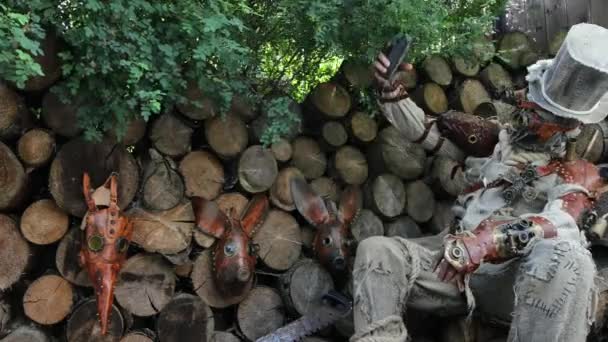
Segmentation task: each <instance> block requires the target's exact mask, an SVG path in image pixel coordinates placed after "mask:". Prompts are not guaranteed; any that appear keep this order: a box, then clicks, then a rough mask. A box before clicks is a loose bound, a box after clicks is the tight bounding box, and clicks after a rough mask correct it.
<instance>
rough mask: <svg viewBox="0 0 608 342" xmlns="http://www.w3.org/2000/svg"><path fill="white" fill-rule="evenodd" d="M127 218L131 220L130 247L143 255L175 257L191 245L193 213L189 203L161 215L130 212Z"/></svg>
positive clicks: (137, 210) (142, 210)
mask: <svg viewBox="0 0 608 342" xmlns="http://www.w3.org/2000/svg"><path fill="white" fill-rule="evenodd" d="M127 215H128V216H129V217H131V219H132V220H133V238H132V241H133V243H135V244H137V245H139V246H140V247H142V248H143V249H144V250H145V251H147V252H150V253H161V254H175V253H179V252H181V251H183V250H184V249H186V248H187V247H188V246H189V245H190V242H191V241H192V230H193V229H194V212H193V211H192V204H191V203H190V201H184V202H182V203H181V204H179V205H177V206H176V207H175V208H172V209H169V210H165V211H150V210H145V209H142V208H133V209H131V210H129V211H128V212H127Z"/></svg>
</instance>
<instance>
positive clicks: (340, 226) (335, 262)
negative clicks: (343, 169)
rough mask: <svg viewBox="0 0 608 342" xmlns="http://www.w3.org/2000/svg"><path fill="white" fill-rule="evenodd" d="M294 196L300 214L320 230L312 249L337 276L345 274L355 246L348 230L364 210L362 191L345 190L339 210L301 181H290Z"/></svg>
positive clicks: (298, 179)
mask: <svg viewBox="0 0 608 342" xmlns="http://www.w3.org/2000/svg"><path fill="white" fill-rule="evenodd" d="M291 194H292V197H293V201H294V204H295V205H296V208H297V209H298V211H299V212H300V214H302V216H304V218H305V219H306V220H307V221H308V223H310V224H311V225H313V226H314V227H316V228H317V233H316V234H315V238H314V241H313V248H314V251H315V254H316V256H317V258H318V259H319V261H320V262H321V264H322V265H323V266H325V267H326V268H327V269H329V270H330V271H332V272H334V274H335V273H340V272H344V271H345V270H346V269H347V267H348V265H349V262H350V257H351V254H352V253H351V250H352V246H353V240H352V239H351V237H350V235H351V234H350V229H349V228H350V225H351V223H353V222H354V220H355V219H356V218H357V215H358V213H359V211H360V210H361V206H362V201H363V200H362V194H361V191H360V190H359V189H358V188H357V187H355V186H349V187H348V188H346V189H345V190H344V191H343V192H342V195H341V197H340V203H339V205H340V208H339V210H338V209H336V205H335V203H333V202H331V201H327V202H325V201H323V199H322V198H321V197H320V196H319V195H317V194H316V193H315V192H314V190H313V189H312V188H311V187H310V185H308V183H306V181H304V180H303V179H301V178H293V179H292V180H291ZM326 203H327V204H328V205H326ZM328 206H329V207H330V208H331V209H330V210H328Z"/></svg>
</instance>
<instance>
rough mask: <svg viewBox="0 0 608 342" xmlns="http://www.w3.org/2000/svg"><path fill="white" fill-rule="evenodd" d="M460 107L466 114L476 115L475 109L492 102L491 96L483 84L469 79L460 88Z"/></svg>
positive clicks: (458, 92) (458, 91)
mask: <svg viewBox="0 0 608 342" xmlns="http://www.w3.org/2000/svg"><path fill="white" fill-rule="evenodd" d="M456 92H457V94H458V106H459V107H460V108H462V110H463V111H465V112H466V113H471V114H474V113H475V109H477V107H478V106H479V105H480V104H482V103H486V102H491V101H492V99H491V98H490V94H488V91H487V90H486V88H485V87H484V86H483V84H482V83H481V82H479V81H478V80H476V79H472V78H470V79H467V80H465V81H464V82H462V84H461V85H460V86H459V87H458V90H457V91H456Z"/></svg>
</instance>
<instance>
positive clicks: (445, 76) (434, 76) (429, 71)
mask: <svg viewBox="0 0 608 342" xmlns="http://www.w3.org/2000/svg"><path fill="white" fill-rule="evenodd" d="M422 68H423V69H424V71H425V73H426V75H427V77H428V78H429V79H430V80H431V81H433V82H435V83H437V84H439V85H441V86H448V85H450V84H451V83H452V69H451V68H450V65H449V64H448V62H447V61H446V60H445V59H444V58H443V57H440V56H437V55H433V56H430V57H428V58H426V59H425V60H424V62H423V63H422Z"/></svg>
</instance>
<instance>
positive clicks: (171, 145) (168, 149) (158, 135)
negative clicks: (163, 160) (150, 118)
mask: <svg viewBox="0 0 608 342" xmlns="http://www.w3.org/2000/svg"><path fill="white" fill-rule="evenodd" d="M193 132H194V130H193V129H192V128H191V127H189V126H187V125H186V124H184V123H183V122H182V121H181V120H180V119H178V118H177V117H176V116H175V115H172V114H170V113H166V114H163V115H161V116H160V117H158V118H157V119H156V120H155V121H154V122H153V123H152V126H151V128H150V132H149V136H150V141H151V142H152V146H154V148H156V149H157V150H158V151H159V152H161V153H162V154H165V155H167V156H170V157H180V156H183V155H184V154H186V153H188V152H190V149H191V145H190V140H191V138H192V133H193Z"/></svg>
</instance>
